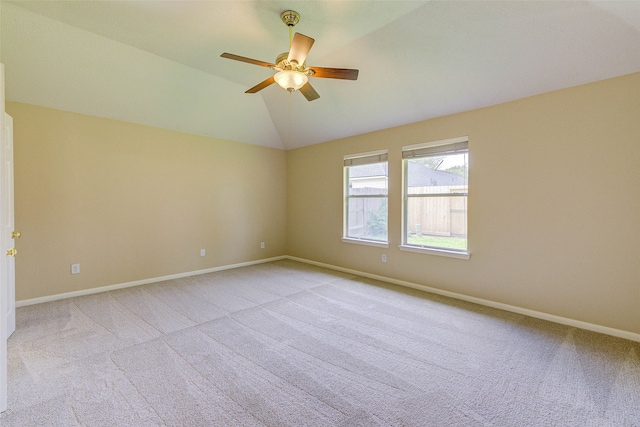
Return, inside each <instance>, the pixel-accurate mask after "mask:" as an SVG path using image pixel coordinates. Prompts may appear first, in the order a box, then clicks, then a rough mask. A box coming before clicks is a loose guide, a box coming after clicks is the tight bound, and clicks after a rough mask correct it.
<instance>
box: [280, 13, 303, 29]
mask: <svg viewBox="0 0 640 427" xmlns="http://www.w3.org/2000/svg"><path fill="white" fill-rule="evenodd" d="M280 18H281V19H282V22H284V24H285V25H286V26H287V27H293V26H295V25H296V24H297V23H298V22H300V14H299V13H298V12H296V11H294V10H285V11H284V12H282V14H281V15H280Z"/></svg>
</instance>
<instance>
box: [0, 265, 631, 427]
mask: <svg viewBox="0 0 640 427" xmlns="http://www.w3.org/2000/svg"><path fill="white" fill-rule="evenodd" d="M17 323H18V326H17V331H16V332H15V334H14V335H13V336H12V337H11V339H10V340H9V410H8V411H7V412H5V413H4V414H2V415H1V416H0V425H1V426H21V427H22V426H36V425H43V426H78V425H81V426H162V425H170V426H265V425H266V426H581V427H582V426H616V427H618V426H640V343H634V342H631V341H626V340H622V339H617V338H612V337H608V336H605V335H600V334H596V333H593V332H587V331H584V330H580V329H575V328H571V327H567V326H563V325H558V324H554V323H550V322H544V321H541V320H536V319H532V318H529V317H526V316H522V315H517V314H513V313H507V312H503V311H500V310H495V309H491V308H487V307H482V306H478V305H474V304H470V303H466V302H461V301H456V300H452V299H447V298H444V297H440V296H434V295H429V294H425V293H421V292H419V291H413V290H407V289H403V288H399V287H396V286H393V285H389V284H385V283H380V282H375V281H372V280H367V279H362V278H359V277H355V276H352V275H347V274H342V273H337V272H334V271H330V270H324V269H321V268H317V267H313V266H309V265H305V264H300V263H296V262H292V261H279V262H274V263H269V264H261V265H257V266H252V267H246V268H242V269H236V270H228V271H223V272H218V273H213V274H207V275H202V276H196V277H191V278H186V279H180V280H172V281H167V282H163V283H158V284H153V285H147V286H140V287H135V288H129V289H124V290H119V291H114V292H108V293H103V294H97V295H91V296H84V297H77V298H73V299H67V300H62V301H55V302H50V303H46V304H40V305H35V306H29V307H23V308H20V309H18V312H17Z"/></svg>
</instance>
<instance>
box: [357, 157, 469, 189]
mask: <svg viewBox="0 0 640 427" xmlns="http://www.w3.org/2000/svg"><path fill="white" fill-rule="evenodd" d="M349 176H350V177H351V178H374V177H380V176H388V164H387V163H374V164H371V165H362V166H358V167H355V168H353V169H351V171H350V172H349ZM434 185H464V178H463V177H461V176H460V175H456V174H454V173H450V172H445V171H439V170H435V169H430V168H428V167H426V166H424V165H421V164H419V163H413V162H409V187H430V186H434Z"/></svg>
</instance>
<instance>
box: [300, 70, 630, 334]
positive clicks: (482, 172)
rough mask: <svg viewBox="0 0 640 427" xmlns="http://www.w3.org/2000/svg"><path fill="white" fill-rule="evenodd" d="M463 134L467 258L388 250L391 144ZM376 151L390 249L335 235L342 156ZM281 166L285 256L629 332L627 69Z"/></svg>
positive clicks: (397, 158) (395, 152)
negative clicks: (385, 190) (385, 176)
mask: <svg viewBox="0 0 640 427" xmlns="http://www.w3.org/2000/svg"><path fill="white" fill-rule="evenodd" d="M463 135H468V136H469V150H470V176H469V191H470V195H469V249H470V252H471V259H469V260H459V259H452V258H444V257H438V256H432V255H424V254H416V253H410V252H401V251H400V250H399V249H398V245H399V244H400V217H401V207H400V205H401V185H402V184H401V147H402V146H403V145H407V144H414V143H419V142H426V141H432V140H438V139H445V138H452V137H457V136H463ZM378 149H389V191H390V194H389V239H390V247H389V248H388V249H380V248H375V247H368V246H361V245H354V244H348V243H342V242H341V240H340V237H341V233H342V188H343V187H342V186H343V184H342V158H343V156H344V155H345V154H352V153H357V152H363V151H371V150H378ZM287 167H288V172H287V183H288V184H287V189H288V190H287V203H288V210H287V212H288V218H289V221H288V253H289V255H292V256H296V257H300V258H305V259H309V260H314V261H317V262H322V263H327V264H332V265H336V266H340V267H344V268H349V269H355V270H359V271H366V272H369V273H372V274H377V275H381V276H385V277H390V278H394V279H397V280H404V281H409V282H413V283H416V284H421V285H426V286H431V287H435V288H439V289H442V290H446V291H451V292H457V293H460V294H464V295H468V296H472V297H478V298H483V299H487V300H491V301H495V302H499V303H504V304H510V305H512V306H517V307H521V308H525V309H530V310H536V311H540V312H543V313H547V314H551V315H556V316H561V317H566V318H569V319H574V320H579V321H584V322H589V323H593V324H596V325H601V326H606V327H611V328H616V329H620V330H624V331H630V332H635V333H640V309H639V308H638V307H639V306H640V261H639V259H640V258H639V257H640V73H637V74H632V75H629V76H623V77H620V78H616V79H611V80H605V81H601V82H597V83H593V84H589V85H585V86H580V87H575V88H570V89H566V90H561V91H557V92H552V93H548V94H544V95H540V96H535V97H531V98H527V99H522V100H518V101H514V102H510V103H506V104H502V105H498V106H494V107H489V108H484V109H480V110H474V111H470V112H466V113H461V114H456V115H452V116H447V117H442V118H437V119H433V120H427V121H424V122H420V123H415V124H411V125H407V126H403V127H398V128H394V129H387V130H384V131H380V132H375V133H371V134H367V135H361V136H357V137H352V138H346V139H342V140H338V141H332V142H327V143H324V144H319V145H315V146H310V147H305V148H301V149H297V150H292V151H289V152H287ZM383 253H386V254H387V257H388V262H387V263H386V264H383V263H381V261H380V258H381V254H383Z"/></svg>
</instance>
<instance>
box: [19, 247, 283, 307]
mask: <svg viewBox="0 0 640 427" xmlns="http://www.w3.org/2000/svg"><path fill="white" fill-rule="evenodd" d="M285 258H287V257H286V256H278V257H274V258H266V259H260V260H257V261H248V262H241V263H239V264H231V265H223V266H220V267H213V268H207V269H205V270H196V271H189V272H186V273H178V274H171V275H169V276H162V277H154V278H152V279H143V280H136V281H134V282H127V283H120V284H117V285H109V286H101V287H99V288H91V289H83V290H81V291H74V292H65V293H62V294H56V295H48V296H46V297H39V298H32V299H26V300H21V301H16V307H24V306H27V305H33V304H40V303H43V302H49V301H56V300H60V299H65V298H72V297H79V296H82V295H91V294H98V293H100V292H108V291H114V290H116V289H123V288H130V287H133V286H139V285H148V284H150V283H157V282H163V281H165V280H173V279H180V278H183V277H189V276H198V275H200V274H206V273H214V272H216V271H222V270H231V269H233V268H239V267H248V266H250V265H256V264H263V263H265V262H272V261H279V260H281V259H285Z"/></svg>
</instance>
